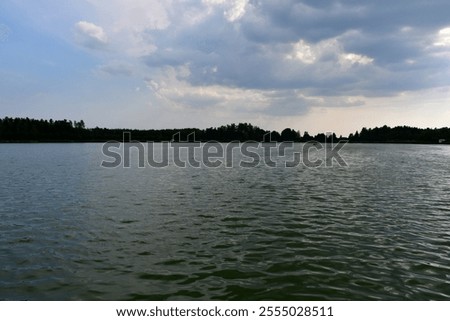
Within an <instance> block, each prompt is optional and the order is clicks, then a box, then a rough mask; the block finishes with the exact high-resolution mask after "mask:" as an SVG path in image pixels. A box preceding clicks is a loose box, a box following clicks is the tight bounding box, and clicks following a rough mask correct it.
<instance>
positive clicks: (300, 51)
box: [286, 40, 316, 64]
mask: <svg viewBox="0 0 450 321" xmlns="http://www.w3.org/2000/svg"><path fill="white" fill-rule="evenodd" d="M286 57H287V58H288V59H298V60H300V61H301V62H303V63H305V64H312V63H314V62H315V61H316V55H315V53H314V52H313V49H312V48H311V46H310V45H308V44H307V43H305V41H303V40H300V41H299V42H297V43H295V44H294V45H293V50H292V52H291V53H289V54H288V55H287V56H286Z"/></svg>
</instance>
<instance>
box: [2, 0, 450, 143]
mask: <svg viewBox="0 0 450 321" xmlns="http://www.w3.org/2000/svg"><path fill="white" fill-rule="evenodd" d="M62 2H65V1H62ZM0 9H1V11H0V12H1V13H0V25H1V26H2V28H1V29H0V31H1V30H8V37H6V36H5V34H6V31H4V32H3V37H2V34H0V49H1V50H0V58H1V59H2V62H1V65H0V74H1V76H2V77H1V78H2V80H0V85H1V87H0V95H1V96H0V104H1V105H2V114H5V115H11V114H15V115H19V116H21V115H24V116H36V117H53V118H57V117H58V116H63V117H64V118H70V117H72V118H83V119H85V120H86V122H87V123H88V125H92V126H95V125H99V126H115V127H139V128H145V127H157V128H161V127H180V126H181V127H192V126H196V127H207V126H217V125H220V124H226V123H229V122H240V121H248V122H252V123H254V124H256V125H260V126H263V127H268V128H271V129H282V128H283V127H288V126H289V127H293V128H296V129H301V130H305V129H306V130H309V131H311V132H317V131H328V130H330V131H337V132H339V133H342V134H344V135H346V134H348V133H349V132H350V131H354V130H355V129H359V128H360V127H362V126H376V125H379V126H381V125H384V124H385V123H386V124H388V125H403V124H406V125H415V126H421V127H426V126H430V127H436V126H437V127H440V126H448V124H450V113H449V108H448V107H449V106H450V104H449V102H450V95H449V94H448V92H449V91H448V88H449V87H450V64H449V63H450V18H449V15H448V13H449V12H450V2H448V1H423V0H408V1H406V0H405V1H385V0H369V1H353V0H342V1H321V0H315V1H313V0H304V1H293V0H277V1H247V0H230V1H225V0H203V1H189V0H187V1H156V0H148V1H146V0H128V1H124V0H110V1H108V2H105V1H100V0H85V1H81V0H79V1H71V2H70V5H69V4H68V3H61V1H56V0H46V1H42V2H40V4H36V3H35V2H33V1H26V0H22V1H12V0H6V3H5V4H2V5H1V8H0ZM6 38H7V39H6ZM2 96H3V97H2ZM66 115H67V116H66ZM2 116H3V115H2Z"/></svg>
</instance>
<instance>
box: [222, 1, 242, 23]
mask: <svg viewBox="0 0 450 321" xmlns="http://www.w3.org/2000/svg"><path fill="white" fill-rule="evenodd" d="M230 2H231V6H230V7H229V8H228V9H227V10H226V11H225V13H224V14H225V17H226V18H227V20H228V21H230V22H233V21H236V20H239V19H240V18H242V17H243V16H244V14H245V9H246V6H247V3H248V0H233V1H230Z"/></svg>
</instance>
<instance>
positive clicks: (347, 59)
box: [340, 53, 374, 65]
mask: <svg viewBox="0 0 450 321" xmlns="http://www.w3.org/2000/svg"><path fill="white" fill-rule="evenodd" d="M340 58H341V63H342V64H344V65H345V64H351V65H354V64H357V65H370V64H371V63H373V61H374V59H373V58H370V57H367V56H364V55H358V54H354V53H344V54H341V56H340Z"/></svg>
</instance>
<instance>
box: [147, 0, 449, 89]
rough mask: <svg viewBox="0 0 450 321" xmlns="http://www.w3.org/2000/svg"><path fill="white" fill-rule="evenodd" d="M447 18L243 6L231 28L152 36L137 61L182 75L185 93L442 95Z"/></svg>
mask: <svg viewBox="0 0 450 321" xmlns="http://www.w3.org/2000/svg"><path fill="white" fill-rule="evenodd" d="M448 12H450V3H449V2H446V1H419V0H412V1H386V0H381V1H379V0H378V1H375V0H372V1H363V2H362V1H353V0H345V1H312V0H311V1H292V0H281V1H251V2H250V3H249V4H248V5H247V8H246V13H245V15H244V16H243V17H242V18H241V19H239V20H237V21H234V22H230V21H228V20H227V19H226V18H225V17H224V15H223V12H221V11H220V10H217V11H215V12H214V13H213V14H211V15H210V16H208V17H207V18H205V19H204V20H202V21H201V22H200V23H196V24H193V25H190V26H185V27H184V28H180V26H178V25H177V24H173V25H172V26H170V27H169V28H168V29H167V30H163V31H157V32H154V33H152V39H153V42H154V44H155V46H156V47H157V48H158V49H157V50H156V52H154V53H152V54H151V55H148V56H147V57H145V58H144V60H145V62H146V63H147V65H149V66H151V67H153V68H158V67H160V66H180V65H186V66H188V67H189V69H190V75H189V76H188V77H187V79H188V80H189V82H190V83H191V84H193V85H215V84H219V85H226V86H235V87H240V88H252V89H276V90H283V89H302V90H304V91H305V92H307V93H311V94H315V95H336V94H352V95H359V94H363V95H391V94H395V93H396V92H399V91H405V90H417V89H423V88H429V87H434V86H443V85H449V83H450V78H448V77H445V75H448V70H447V69H445V70H443V67H444V66H445V68H448V57H447V56H445V55H440V56H438V55H436V52H437V51H438V48H436V46H435V45H434V44H435V42H436V37H437V34H438V32H439V30H440V29H443V28H445V27H447V26H450V18H449V17H448ZM296 44H299V45H297V46H296ZM295 50H297V51H298V52H295ZM447 50H448V48H447V49H446V48H444V49H442V48H441V52H442V51H444V52H446V51H447Z"/></svg>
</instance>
